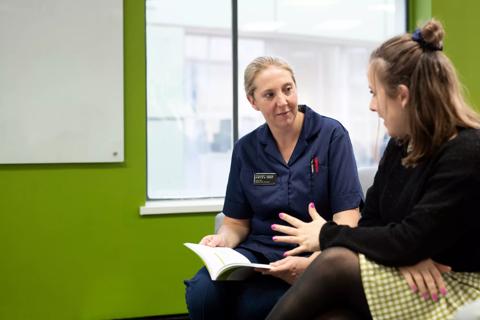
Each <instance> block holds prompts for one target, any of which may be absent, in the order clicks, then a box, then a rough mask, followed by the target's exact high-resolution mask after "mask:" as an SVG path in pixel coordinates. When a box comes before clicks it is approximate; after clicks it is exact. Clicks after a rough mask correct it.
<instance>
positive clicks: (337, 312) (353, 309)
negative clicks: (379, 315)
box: [267, 247, 371, 320]
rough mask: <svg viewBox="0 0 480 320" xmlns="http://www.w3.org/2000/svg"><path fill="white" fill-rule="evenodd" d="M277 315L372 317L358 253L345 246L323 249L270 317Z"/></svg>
mask: <svg viewBox="0 0 480 320" xmlns="http://www.w3.org/2000/svg"><path fill="white" fill-rule="evenodd" d="M277 319H282V320H288V319H315V320H320V319H322V320H323V319H330V320H333V319H335V320H340V319H341V320H347V319H371V316H370V311H369V310H368V303H367V299H366V297H365V293H364V292H363V285H362V279H361V276H360V265H359V261H358V255H357V254H356V253H354V252H352V251H350V250H348V249H346V248H341V247H335V248H330V249H327V250H325V251H323V252H322V253H321V254H320V255H319V256H318V257H317V258H316V259H315V260H314V261H313V262H312V263H311V265H310V266H309V267H308V268H307V270H305V272H304V273H303V274H302V276H301V277H300V278H299V279H298V280H297V281H295V283H294V284H293V286H292V287H291V288H290V289H289V290H288V291H287V292H286V293H285V295H283V297H282V298H281V299H280V300H279V301H278V302H277V304H276V305H275V307H274V308H273V309H272V311H271V312H270V314H269V315H268V317H267V320H277Z"/></svg>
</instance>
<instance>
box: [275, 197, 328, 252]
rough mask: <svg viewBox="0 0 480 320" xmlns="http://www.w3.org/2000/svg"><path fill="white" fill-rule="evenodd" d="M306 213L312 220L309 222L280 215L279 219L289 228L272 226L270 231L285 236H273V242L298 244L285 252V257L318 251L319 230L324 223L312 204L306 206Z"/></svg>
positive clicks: (277, 225)
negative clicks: (272, 230)
mask: <svg viewBox="0 0 480 320" xmlns="http://www.w3.org/2000/svg"><path fill="white" fill-rule="evenodd" d="M308 213H309V214H310V217H311V218H312V221H311V222H303V221H301V220H299V219H297V218H294V217H292V216H290V215H288V214H286V213H281V214H280V215H279V216H280V219H282V220H284V221H286V222H287V223H288V224H290V225H291V227H289V226H283V225H280V224H276V225H273V227H272V229H274V230H275V231H278V232H281V233H285V234H286V236H275V237H274V238H273V240H274V241H275V242H286V243H293V244H298V247H296V248H294V249H292V250H290V251H287V252H285V254H284V255H285V256H293V255H297V254H299V253H302V252H314V251H318V250H320V240H319V238H320V237H319V236H320V230H321V229H322V227H323V225H324V224H325V223H326V221H325V219H323V218H322V217H321V216H320V215H319V214H318V212H317V210H316V209H315V205H314V204H313V202H312V203H310V205H309V206H308Z"/></svg>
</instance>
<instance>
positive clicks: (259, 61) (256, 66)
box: [243, 56, 297, 97]
mask: <svg viewBox="0 0 480 320" xmlns="http://www.w3.org/2000/svg"><path fill="white" fill-rule="evenodd" d="M270 66H275V67H278V68H281V69H285V70H287V71H288V72H290V74H291V76H292V79H293V83H294V84H295V85H297V82H296V80H295V75H294V74H293V69H292V67H290V65H289V64H288V63H287V62H286V61H284V60H282V59H280V58H277V57H270V56H264V57H258V58H255V59H254V60H253V61H252V62H250V64H249V65H248V66H247V67H246V68H245V73H244V81H243V85H244V87H245V93H246V94H247V97H249V96H252V97H253V93H254V91H255V89H256V88H255V85H254V81H255V78H256V77H257V75H258V74H259V73H260V71H263V70H265V69H267V68H268V67H270Z"/></svg>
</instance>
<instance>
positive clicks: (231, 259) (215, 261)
mask: <svg viewBox="0 0 480 320" xmlns="http://www.w3.org/2000/svg"><path fill="white" fill-rule="evenodd" d="M185 246H186V247H188V248H189V249H191V250H192V251H194V252H195V253H196V254H198V255H199V256H200V258H202V260H203V262H204V264H205V266H206V267H207V269H208V272H210V274H211V275H214V276H216V275H217V274H218V271H219V270H220V269H221V268H222V267H224V266H226V265H228V264H232V263H241V264H250V261H249V260H248V259H247V258H246V257H245V256H244V255H242V254H241V253H238V252H237V251H235V250H233V249H231V248H225V247H215V248H212V247H209V246H204V245H201V244H195V243H185Z"/></svg>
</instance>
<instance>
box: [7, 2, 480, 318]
mask: <svg viewBox="0 0 480 320" xmlns="http://www.w3.org/2000/svg"><path fill="white" fill-rule="evenodd" d="M427 2H428V3H430V1H427ZM458 3H461V4H462V5H460V4H458ZM411 4H413V5H411V6H410V10H411V12H413V14H414V16H413V17H411V19H410V26H412V25H414V24H415V21H418V20H421V19H424V17H428V16H429V15H430V12H429V10H430V5H429V4H428V5H425V2H422V1H421V0H419V1H411ZM124 6H125V11H124V12H125V153H126V154H125V158H126V161H125V162H124V163H122V164H77V165H0V254H1V257H0V319H9V320H14V319H40V320H41V319H52V320H53V319H110V318H126V317H135V316H147V315H159V314H174V313H183V312H186V309H185V304H184V300H183V294H184V291H183V283H182V280H183V279H185V278H187V277H189V276H190V275H192V274H193V272H194V271H195V270H196V269H198V268H199V266H200V263H199V261H198V260H197V259H196V258H195V257H194V256H193V255H192V254H191V253H189V252H188V251H187V250H186V249H184V248H183V247H182V243H183V242H185V241H196V240H198V239H200V237H201V236H202V235H204V234H206V233H207V232H210V231H211V230H212V228H213V225H212V224H213V219H212V217H213V214H191V215H171V216H168V215H167V216H155V217H148V218H145V217H140V216H139V214H138V210H139V207H140V206H141V205H142V204H143V203H144V201H145V194H146V166H145V163H146V156H145V145H146V139H145V131H146V128H145V30H144V9H145V8H144V1H142V0H124ZM478 9H480V4H477V2H476V1H475V0H471V1H467V0H463V1H448V0H442V1H440V0H431V13H432V14H433V15H434V16H435V17H438V18H439V19H441V20H442V21H443V22H444V23H445V25H446V27H447V38H446V43H445V46H446V52H447V53H448V54H449V55H450V56H451V57H452V59H453V60H454V62H455V64H456V66H457V67H458V70H459V71H460V74H461V77H462V79H463V80H464V83H465V84H466V85H467V87H468V88H469V89H470V92H471V98H472V101H473V102H477V105H479V104H480V103H479V102H480V100H479V99H480V97H479V96H478V95H479V94H480V92H479V90H476V89H478V83H479V82H480V81H479V80H480V79H479V76H478V75H479V74H480V73H479V71H480V70H479V68H480V62H479V61H478V59H476V58H475V57H474V55H475V53H476V52H478V49H479V48H478V46H479V45H480V44H479V43H478V42H476V39H474V38H473V37H474V35H475V32H474V31H475V30H479V29H480V28H479V27H480V22H478V20H477V19H476V17H475V16H474V15H475V13H476V12H478ZM412 10H413V11H412Z"/></svg>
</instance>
